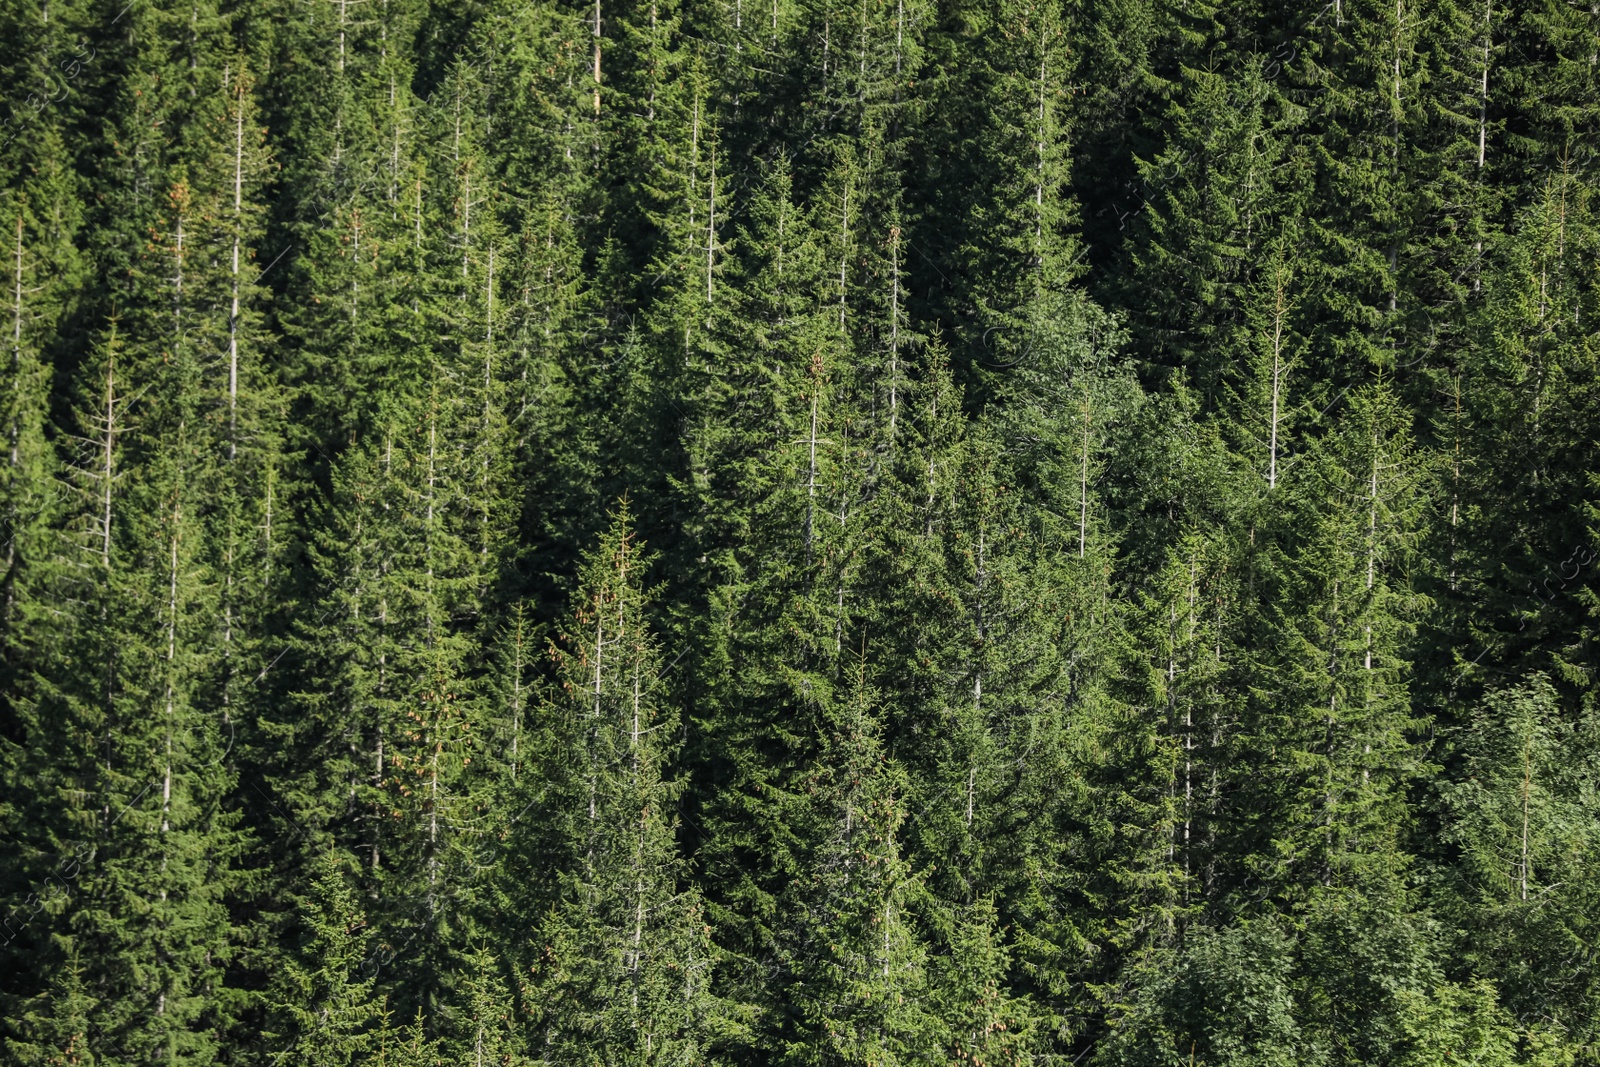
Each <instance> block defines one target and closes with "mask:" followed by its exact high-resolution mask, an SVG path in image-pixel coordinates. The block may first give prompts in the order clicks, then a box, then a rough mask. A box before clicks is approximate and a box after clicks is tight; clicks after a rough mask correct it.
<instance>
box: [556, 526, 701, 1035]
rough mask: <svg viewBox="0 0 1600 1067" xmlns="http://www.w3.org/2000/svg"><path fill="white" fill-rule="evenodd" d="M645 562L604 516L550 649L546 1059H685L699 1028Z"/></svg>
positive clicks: (697, 923)
mask: <svg viewBox="0 0 1600 1067" xmlns="http://www.w3.org/2000/svg"><path fill="white" fill-rule="evenodd" d="M647 562H648V561H647V559H646V557H644V556H643V555H642V549H641V546H640V545H639V544H638V543H637V542H636V540H635V535H634V533H633V530H632V522H631V519H630V517H629V515H628V511H627V509H626V506H625V505H622V506H619V508H618V510H617V511H616V512H615V513H614V515H613V518H612V524H611V529H610V530H609V531H608V532H607V533H606V534H605V536H604V537H603V538H602V539H601V541H600V543H599V545H598V546H596V548H595V549H594V550H593V551H592V552H591V553H590V555H589V557H588V559H587V561H586V562H585V566H584V571H583V574H582V577H581V580H580V593H579V595H578V597H577V600H576V603H575V605H574V610H573V615H572V617H571V619H570V621H569V623H568V624H567V627H566V634H565V635H564V641H563V645H564V647H558V648H554V649H553V650H552V655H553V657H554V659H555V667H556V673H557V677H558V678H559V679H560V691H559V693H557V694H556V697H555V699H556V701H557V703H556V704H555V706H554V707H552V708H551V712H550V713H551V714H552V715H554V716H556V722H555V727H554V729H553V731H552V732H553V735H554V736H553V738H552V741H553V744H552V746H551V749H550V751H549V754H548V759H549V760H550V762H549V763H548V764H547V766H548V768H549V773H552V774H559V775H560V776H561V778H560V787H559V789H558V792H557V797H556V798H553V801H554V803H556V804H558V805H559V809H558V810H559V812H560V815H561V822H560V824H559V826H560V833H561V839H560V842H559V846H558V847H559V852H560V855H561V866H560V867H559V868H558V871H559V874H558V877H559V885H560V897H559V899H558V900H557V901H556V902H555V903H554V905H553V906H552V908H551V909H550V912H549V913H548V915H547V916H546V917H545V918H544V921H543V922H542V923H541V925H540V928H539V932H538V934H537V937H538V940H537V942H536V943H535V945H534V946H533V948H534V950H535V956H536V958H535V960H534V961H533V965H534V967H535V974H536V979H535V980H536V983H537V989H536V993H535V1000H536V1003H537V1005H538V1008H537V1020H536V1021H537V1024H538V1033H539V1037H538V1038H537V1039H536V1040H537V1041H538V1042H539V1043H540V1044H541V1045H542V1046H543V1047H544V1048H545V1049H546V1050H547V1051H546V1052H545V1055H546V1056H547V1057H550V1058H555V1059H561V1060H567V1059H573V1060H596V1061H600V1062H617V1061H621V1060H626V1061H629V1062H640V1063H689V1062H694V1061H696V1060H698V1059H699V1058H700V1057H701V1056H702V1055H704V1054H705V1053H704V1051H703V1050H704V1049H705V1048H706V1046H707V1044H708V1039H709V1036H710V1033H711V1031H710V1029H709V1027H710V1024H711V1012H712V1009H713V1003H712V1001H711V999H710V997H711V994H710V977H711V976H710V973H709V971H710V968H711V965H712V962H713V950H712V947H711V940H710V936H709V934H710V927H709V926H708V925H706V922H705V918H704V914H703V911H704V909H703V907H702V905H701V903H700V901H699V895H698V893H697V892H696V891H695V890H694V889H693V888H692V887H691V886H689V885H687V884H685V881H686V879H684V874H683V869H684V865H683V861H682V859H681V858H679V856H678V854H677V844H676V842H675V840H674V834H673V828H672V824H671V822H670V821H669V819H670V813H671V805H672V803H673V795H674V792H675V788H674V786H673V784H672V783H671V781H670V779H667V778H666V777H665V772H666V769H667V768H666V761H667V758H668V757H669V755H670V753H671V751H672V748H671V738H672V735H673V733H674V731H675V728H676V725H677V724H676V722H675V721H674V719H675V715H674V714H673V711H672V709H671V707H670V705H666V704H664V703H663V701H662V700H661V694H660V674H659V672H660V666H659V664H660V659H659V656H660V653H659V651H658V650H657V646H656V640H655V638H654V636H653V635H652V633H651V632H650V629H649V625H648V622H647V620H646V616H645V610H646V607H647V603H648V601H647V599H646V595H645V592H644V588H643V574H642V572H643V570H644V568H645V566H646V565H647Z"/></svg>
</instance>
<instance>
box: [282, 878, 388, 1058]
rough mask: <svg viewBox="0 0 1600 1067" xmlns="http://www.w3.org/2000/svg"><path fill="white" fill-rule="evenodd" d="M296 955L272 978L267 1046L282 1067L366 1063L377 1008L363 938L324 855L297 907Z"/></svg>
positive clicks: (356, 910)
mask: <svg viewBox="0 0 1600 1067" xmlns="http://www.w3.org/2000/svg"><path fill="white" fill-rule="evenodd" d="M299 926H300V927H301V936H302V939H303V941H302V945H301V947H300V951H298V952H295V953H291V954H287V955H286V957H285V959H284V962H283V970H282V971H281V972H280V973H279V974H278V975H277V976H276V977H275V980H274V981H275V986H274V990H273V1000H274V1005H273V1007H274V1011H275V1012H276V1014H277V1015H278V1018H279V1020H281V1021H279V1022H278V1023H277V1031H276V1033H275V1034H274V1035H273V1037H274V1043H275V1044H277V1045H279V1051H277V1052H276V1053H275V1057H276V1060H277V1061H278V1062H283V1063H305V1064H315V1065H317V1067H324V1065H339V1067H344V1065H348V1064H352V1063H362V1062H366V1057H367V1056H368V1055H369V1053H370V1051H371V1050H372V1047H373V1046H374V1045H375V1044H376V1040H375V1039H376V1036H377V1035H376V1026H377V1023H378V1021H379V1010H378V1009H379V1004H378V1002H377V1001H376V999H375V996H374V992H373V985H374V983H373V978H372V976H371V975H370V974H368V973H365V972H366V971H367V969H368V968H367V967H366V964H367V963H368V960H369V957H368V955H367V948H368V941H369V939H370V938H371V931H370V930H369V929H368V928H367V923H366V918H365V917H364V916H363V915H362V914H361V909H360V907H359V906H358V905H357V904H356V899H355V895H354V894H353V893H352V892H351V891H350V887H349V885H348V884H347V883H346V875H345V872H344V870H343V865H342V864H341V863H340V862H339V860H338V858H337V857H336V855H335V854H334V853H332V852H326V853H323V855H322V857H321V858H320V859H319V860H318V861H317V865H316V880H315V881H314V882H312V884H311V886H310V887H309V891H308V892H307V893H306V895H305V897H304V899H303V900H302V902H301V905H300V912H299Z"/></svg>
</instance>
